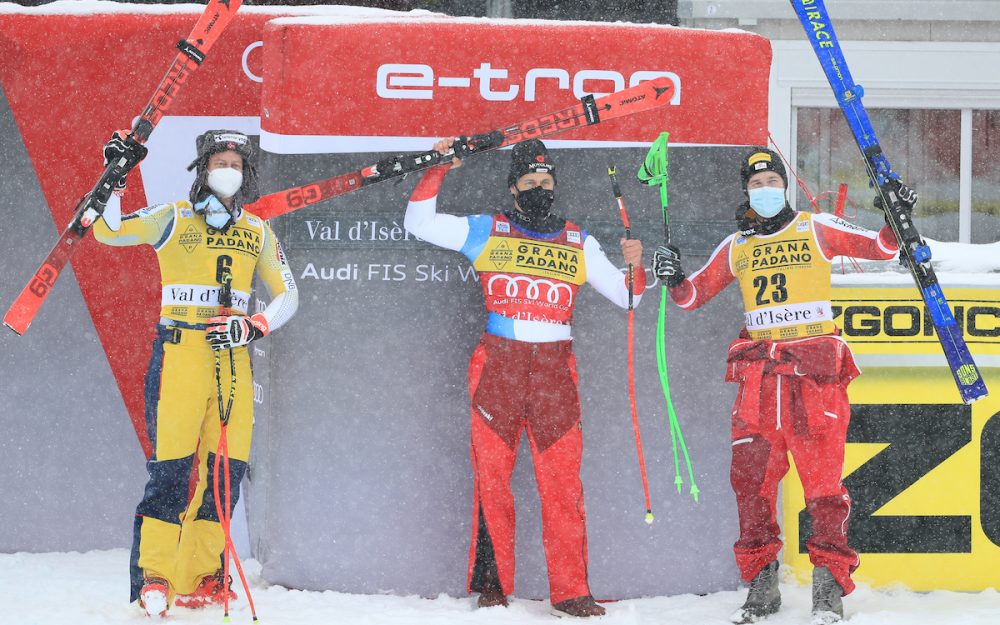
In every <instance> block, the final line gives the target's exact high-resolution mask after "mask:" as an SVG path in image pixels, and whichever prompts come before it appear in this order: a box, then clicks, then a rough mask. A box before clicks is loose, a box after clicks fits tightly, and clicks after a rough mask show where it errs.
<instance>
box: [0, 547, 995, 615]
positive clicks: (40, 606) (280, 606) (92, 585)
mask: <svg viewBox="0 0 1000 625" xmlns="http://www.w3.org/2000/svg"><path fill="white" fill-rule="evenodd" d="M259 568H260V567H259V565H258V564H257V563H256V562H254V561H250V562H247V563H246V570H247V571H248V574H249V575H250V579H251V581H250V583H251V589H252V591H253V595H254V601H255V603H256V606H257V615H258V617H259V619H260V622H261V623H262V624H263V625H284V624H288V625H330V624H335V623H337V624H339V623H343V624H349V625H378V624H385V625H427V624H433V625H459V624H465V623H469V624H476V625H490V624H496V625H534V624H548V625H555V624H556V623H561V622H565V621H561V620H559V619H557V618H556V617H554V616H551V615H549V613H548V608H549V605H548V602H543V601H529V600H522V599H517V598H515V599H514V601H513V602H512V603H511V606H510V608H508V609H506V610H505V609H503V608H491V609H488V610H476V609H475V607H474V602H473V600H472V599H471V598H468V597H462V598H454V597H447V596H440V597H437V598H435V599H422V598H419V597H395V596H388V595H348V594H342V593H334V592H305V591H297V590H288V589H285V588H282V587H280V586H270V587H265V585H264V584H263V582H261V581H260V578H259V576H258V575H257V572H258V571H259ZM127 570H128V552H127V551H126V550H124V549H116V550H112V551H92V552H89V553H42V554H29V553H15V554H0V623H2V624H4V625H57V624H58V625H109V624H117V623H133V624H136V625H140V624H142V625H149V624H150V623H151V622H152V621H150V620H149V619H148V618H147V617H146V616H145V615H144V614H142V613H141V612H140V611H139V608H138V607H136V606H134V605H128V604H127V603H126V602H127V600H128V596H127V595H128V578H127ZM238 584H239V581H238V580H237V586H236V588H237V593H238V594H239V595H240V600H239V601H238V602H237V603H236V604H235V605H234V607H233V608H232V609H231V614H230V616H231V619H232V620H231V622H232V623H235V624H237V625H239V624H247V625H249V624H250V623H251V622H252V620H251V618H250V610H249V608H248V607H247V604H246V602H245V601H244V600H243V590H242V589H241V588H239V587H238ZM744 594H745V593H744V591H733V592H719V593H714V594H710V595H705V596H696V595H681V596H677V597H651V598H645V599H633V600H628V601H618V602H614V603H606V604H605V606H606V607H607V610H608V614H607V616H605V617H604V618H601V619H595V620H594V622H595V623H601V624H602V625H725V624H726V623H728V622H729V621H728V615H729V614H730V613H731V612H732V611H733V610H734V609H735V608H736V607H738V606H739V605H740V604H741V603H742V601H743V598H744ZM782 595H783V597H784V606H783V607H782V610H781V612H779V613H778V614H777V615H775V616H774V617H772V618H771V619H768V620H767V623H768V625H800V624H803V623H808V622H809V616H808V615H809V605H810V594H809V588H808V587H807V586H802V585H799V584H795V583H786V584H783V585H782ZM845 611H846V616H847V619H848V622H850V623H851V624H852V625H997V624H998V623H1000V592H997V591H996V590H987V591H984V592H981V593H977V594H966V593H955V592H945V591H937V592H932V593H915V592H911V591H908V590H906V589H903V588H899V589H893V590H880V591H874V590H872V589H870V588H868V587H866V586H859V587H858V590H857V591H855V592H854V593H853V594H852V595H851V596H850V597H848V598H847V599H846V600H845ZM222 619H223V615H222V610H221V608H217V609H208V610H202V611H191V610H184V609H180V608H174V609H172V610H171V613H170V615H169V617H168V619H167V621H168V622H171V623H178V624H180V623H189V624H195V623H209V624H211V623H220V622H222Z"/></svg>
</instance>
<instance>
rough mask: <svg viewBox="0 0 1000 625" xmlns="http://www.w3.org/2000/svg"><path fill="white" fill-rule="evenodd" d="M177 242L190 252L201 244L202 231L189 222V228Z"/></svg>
mask: <svg viewBox="0 0 1000 625" xmlns="http://www.w3.org/2000/svg"><path fill="white" fill-rule="evenodd" d="M177 242H178V243H180V245H181V247H183V248H184V249H186V250H187V252H188V254H190V253H191V252H193V251H194V248H196V247H198V245H200V244H201V233H200V232H198V229H197V228H195V227H194V224H188V227H187V230H185V231H184V232H182V233H181V236H179V237H177Z"/></svg>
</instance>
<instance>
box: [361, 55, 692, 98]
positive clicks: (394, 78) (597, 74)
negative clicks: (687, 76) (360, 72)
mask: <svg viewBox="0 0 1000 625" xmlns="http://www.w3.org/2000/svg"><path fill="white" fill-rule="evenodd" d="M509 74H510V72H509V71H508V70H506V69H502V68H494V67H493V66H492V65H491V64H490V63H480V65H479V67H478V68H476V69H474V70H472V77H471V78H470V77H469V76H438V75H437V74H436V73H435V71H434V68H433V67H431V66H430V65H422V64H419V63H383V64H382V65H379V66H378V71H377V72H376V78H375V92H376V93H377V94H378V96H379V97H380V98H386V99H389V100H433V99H434V98H435V95H436V93H440V91H441V90H442V89H470V88H478V90H479V96H480V97H481V98H482V99H484V100H489V101H491V102H509V101H511V100H515V99H517V98H518V97H519V96H520V97H521V98H523V99H524V101H525V102H534V101H535V99H536V93H537V89H538V84H539V81H542V80H554V81H556V85H557V88H558V89H561V90H566V89H570V88H572V90H573V95H574V96H575V97H576V98H582V97H583V96H585V95H593V96H595V97H598V98H599V97H601V96H604V95H607V94H608V93H612V92H615V91H621V90H622V89H624V88H626V87H634V86H635V85H637V84H639V83H640V82H642V81H644V80H652V79H654V78H659V77H661V76H662V77H666V78H669V79H670V80H671V82H673V84H674V93H673V95H672V96H671V97H670V104H672V105H674V106H677V105H679V104H680V103H681V78H680V76H678V75H677V74H675V73H674V72H665V71H659V70H639V71H636V72H632V73H631V74H629V76H628V79H626V77H625V75H624V74H622V73H621V72H616V71H615V70H610V69H581V70H579V71H577V72H573V73H571V72H570V71H569V70H566V69H562V68H559V67H533V68H531V69H529V70H528V71H527V72H525V74H524V76H523V77H521V76H517V75H515V76H509ZM474 82H475V87H473V83H474ZM608 87H611V89H610V90H608V91H601V92H598V91H595V89H608Z"/></svg>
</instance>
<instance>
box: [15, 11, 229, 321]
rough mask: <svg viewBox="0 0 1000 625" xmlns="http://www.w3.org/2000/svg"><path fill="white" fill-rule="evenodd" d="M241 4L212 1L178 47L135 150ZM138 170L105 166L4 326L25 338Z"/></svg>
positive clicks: (138, 129) (142, 119)
mask: <svg viewBox="0 0 1000 625" xmlns="http://www.w3.org/2000/svg"><path fill="white" fill-rule="evenodd" d="M241 3H242V0H209V3H208V5H207V6H206V7H205V11H204V13H202V14H201V17H200V18H199V19H198V22H197V23H196V24H195V27H194V29H193V30H192V31H191V34H190V35H188V37H187V39H182V40H181V41H179V42H178V43H177V48H178V49H179V52H178V53H177V56H176V57H174V61H173V63H171V64H170V69H168V70H167V73H166V75H165V76H164V77H163V80H161V81H160V83H159V85H157V87H156V90H155V91H154V92H153V96H152V98H150V100H149V103H148V104H147V105H146V107H145V108H144V109H143V111H142V114H141V115H140V116H139V119H138V120H136V122H135V126H133V128H132V131H131V132H130V133H129V135H128V138H127V139H126V142H129V143H131V144H133V145H135V144H139V145H141V144H143V143H145V142H146V140H147V139H148V138H149V135H150V134H151V133H152V132H153V128H155V127H156V124H157V123H158V122H159V121H160V119H161V118H162V117H163V115H164V114H165V113H166V112H167V110H168V109H169V108H170V106H171V104H173V101H174V99H176V97H177V94H178V93H179V92H180V90H181V87H183V86H184V84H185V83H186V82H187V80H188V78H189V77H190V75H191V74H192V73H193V72H194V71H195V70H196V69H198V66H200V65H201V63H202V61H204V60H205V55H206V54H207V53H208V50H209V49H210V48H211V47H212V45H213V44H214V43H215V42H216V41H217V40H218V38H219V35H221V34H222V31H223V30H225V28H226V26H227V25H228V24H229V22H230V21H231V20H232V18H233V16H234V15H235V14H236V11H237V10H239V8H240V5H241ZM136 164H137V161H135V162H133V161H129V160H127V159H124V158H123V159H119V160H113V161H111V162H109V163H108V164H107V166H106V167H105V168H104V172H103V173H102V174H101V177H100V178H99V179H98V180H97V183H96V184H95V185H94V186H93V188H92V189H91V190H90V192H89V193H87V194H86V195H85V196H83V198H82V199H81V200H80V202H79V204H77V206H76V208H75V209H74V214H73V219H72V220H71V221H70V222H69V225H68V226H66V228H65V230H63V232H62V234H61V235H60V236H59V241H58V242H57V243H56V244H55V247H53V248H52V251H51V252H49V255H48V256H46V257H45V260H44V261H43V262H42V264H41V266H40V267H39V268H38V270H37V271H36V272H35V275H34V276H32V278H31V280H30V281H29V282H28V285H27V286H25V287H24V290H23V291H21V294H20V295H18V297H17V299H16V300H14V303H13V304H12V305H11V307H10V309H9V310H8V311H7V314H6V315H4V318H3V323H4V325H6V326H7V327H8V328H10V329H11V330H13V331H14V332H16V333H17V334H24V333H25V332H26V331H27V329H28V327H29V326H30V325H31V322H32V320H34V318H35V315H36V314H38V310H39V309H40V308H41V306H42V304H43V303H44V302H45V298H46V297H48V295H49V292H51V290H52V287H53V286H54V285H55V283H56V280H57V279H58V278H59V275H60V274H61V273H62V270H63V269H64V268H65V267H66V263H68V262H69V259H70V257H72V255H73V253H74V252H75V251H76V250H77V248H78V247H79V245H77V244H78V243H79V242H80V241H81V240H82V239H83V238H84V237H85V236H86V235H87V231H88V230H90V227H91V226H92V225H93V223H94V220H96V219H97V218H98V217H100V215H101V213H102V212H103V211H104V207H105V205H107V202H108V198H110V197H111V193H112V191H113V189H114V185H115V183H116V182H117V181H118V180H120V179H121V177H122V176H124V175H125V174H127V173H128V171H129V170H130V169H131V168H132V167H134V166H135V165H136Z"/></svg>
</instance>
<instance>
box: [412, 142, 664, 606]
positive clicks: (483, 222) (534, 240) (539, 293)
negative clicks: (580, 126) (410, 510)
mask: <svg viewBox="0 0 1000 625" xmlns="http://www.w3.org/2000/svg"><path fill="white" fill-rule="evenodd" d="M453 143H454V140H453V139H443V140H441V141H438V142H437V143H436V144H435V145H434V148H435V149H436V150H437V151H438V152H440V153H442V154H446V153H447V152H448V150H449V148H450V147H451V145H452V144H453ZM460 165H461V161H460V160H458V159H453V160H452V162H451V164H447V165H439V166H438V167H435V168H433V169H430V170H429V171H428V172H427V173H426V174H425V175H424V177H423V179H422V180H421V181H420V183H419V184H418V185H417V187H416V189H415V190H414V191H413V195H412V196H411V198H410V203H409V205H408V206H407V209H406V217H405V220H404V225H405V227H406V229H407V230H408V231H409V232H411V233H413V234H414V235H416V236H418V237H420V238H421V239H423V240H424V241H427V242H429V243H433V244H435V245H438V246H441V247H445V248H448V249H451V250H455V251H460V252H462V254H464V255H465V256H466V257H467V258H468V259H469V260H470V261H472V264H473V267H474V268H475V269H476V271H477V273H478V275H479V282H480V284H481V285H482V288H483V297H484V299H485V304H486V310H487V312H488V313H489V317H488V319H487V322H486V332H485V333H484V334H483V338H482V340H481V342H480V343H479V346H478V347H477V348H476V350H475V351H474V352H473V354H472V359H471V361H470V363H469V399H470V403H471V406H470V408H471V417H472V432H471V433H472V446H471V451H472V469H473V472H474V475H475V485H474V512H473V515H474V516H473V523H472V545H471V547H470V549H469V573H468V589H469V591H470V592H473V591H474V592H479V593H480V595H479V599H478V605H479V607H490V606H506V605H507V595H509V594H512V593H513V591H514V498H513V495H512V493H511V490H510V478H511V474H512V473H513V471H514V462H515V460H516V459H517V447H518V443H519V442H520V439H521V432H522V431H523V430H525V429H527V432H528V441H529V443H530V445H531V453H532V457H533V458H534V464H535V481H536V482H537V484H538V494H539V498H540V500H541V504H542V536H543V540H544V546H545V561H546V565H547V568H548V574H549V595H550V600H551V602H552V613H553V614H555V615H557V616H574V617H589V616H600V615H602V614H604V608H602V607H601V606H599V605H598V604H597V603H596V602H595V601H594V599H593V597H592V595H591V592H590V587H589V584H588V581H587V534H586V520H585V512H584V504H583V485H582V483H581V482H580V462H581V457H582V451H583V449H582V447H583V432H582V430H581V425H580V398H579V393H578V390H577V375H576V360H575V359H574V356H573V351H572V340H571V339H572V336H571V331H572V325H571V324H572V320H573V309H574V306H575V304H576V298H577V292H578V290H579V288H580V286H581V285H582V284H583V283H584V282H586V283H589V284H591V285H592V286H593V287H595V288H596V289H597V290H598V292H600V293H601V294H602V295H604V296H605V297H607V298H608V299H610V300H611V301H612V302H614V303H616V304H618V305H619V306H621V307H622V308H625V307H627V306H628V286H627V283H626V279H625V277H624V275H623V274H622V272H621V271H620V270H619V269H618V268H617V267H615V266H614V265H613V264H612V263H611V262H610V261H609V260H608V258H607V257H606V256H605V255H604V252H603V251H602V250H601V247H600V245H599V244H598V242H597V240H596V239H594V237H592V236H590V235H589V234H587V233H586V232H585V231H584V230H582V229H581V228H580V227H579V226H577V225H576V224H573V223H571V222H569V221H567V220H565V219H563V218H562V217H558V216H556V215H553V214H552V213H551V212H550V208H551V206H552V202H553V200H554V199H555V186H556V179H555V168H554V166H553V164H552V161H551V160H550V158H549V156H548V154H547V152H546V150H545V146H544V145H543V144H542V142H541V141H538V140H537V139H536V140H530V141H526V142H523V143H519V144H517V145H515V146H514V148H513V151H512V158H511V168H510V173H509V175H508V187H509V190H510V193H511V195H512V196H513V200H514V202H513V204H514V205H513V207H512V208H510V209H508V210H506V211H504V212H502V213H498V214H491V215H471V216H468V217H458V216H455V215H445V214H440V213H438V212H437V193H438V188H439V187H440V185H441V183H442V182H443V180H444V178H445V175H446V174H447V173H448V171H449V169H453V168H455V167H458V166H460ZM621 247H622V254H623V255H624V257H625V261H626V262H628V263H632V264H634V265H638V264H639V263H641V262H642V244H641V243H640V242H639V241H638V240H637V239H632V240H630V241H626V240H624V239H622V241H621ZM644 289H645V275H644V272H641V271H640V272H636V274H635V287H634V291H635V294H636V295H635V301H636V302H638V300H639V295H640V294H641V293H642V292H643V290H644Z"/></svg>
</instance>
